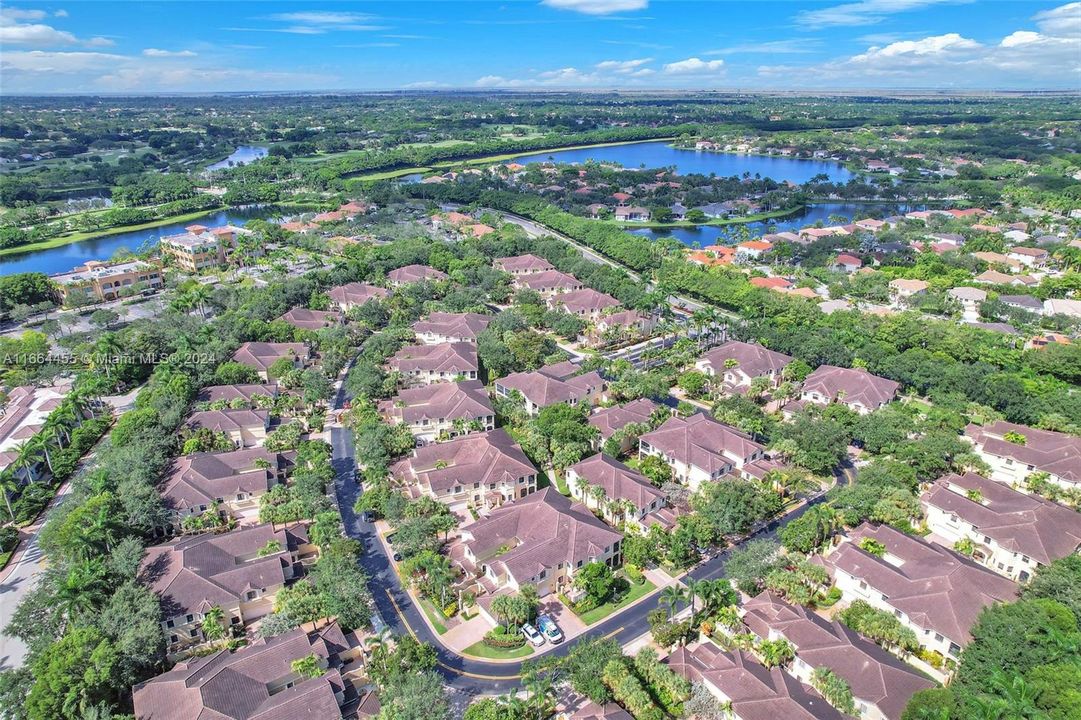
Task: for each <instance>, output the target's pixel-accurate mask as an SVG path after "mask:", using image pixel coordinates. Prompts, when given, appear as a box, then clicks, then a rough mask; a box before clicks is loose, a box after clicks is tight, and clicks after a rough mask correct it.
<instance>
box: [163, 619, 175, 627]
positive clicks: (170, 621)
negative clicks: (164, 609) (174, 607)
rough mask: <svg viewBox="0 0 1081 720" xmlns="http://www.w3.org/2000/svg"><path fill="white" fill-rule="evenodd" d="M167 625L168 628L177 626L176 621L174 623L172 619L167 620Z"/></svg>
mask: <svg viewBox="0 0 1081 720" xmlns="http://www.w3.org/2000/svg"><path fill="white" fill-rule="evenodd" d="M165 627H167V628H171V627H176V623H174V622H173V621H172V620H167V621H166V622H165Z"/></svg>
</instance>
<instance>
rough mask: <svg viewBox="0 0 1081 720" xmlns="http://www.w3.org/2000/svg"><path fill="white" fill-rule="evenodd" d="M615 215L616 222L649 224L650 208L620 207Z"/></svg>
mask: <svg viewBox="0 0 1081 720" xmlns="http://www.w3.org/2000/svg"><path fill="white" fill-rule="evenodd" d="M614 215H615V218H616V220H622V221H624V222H649V208H644V207H638V206H636V205H619V206H617V207H616V209H615V213H614Z"/></svg>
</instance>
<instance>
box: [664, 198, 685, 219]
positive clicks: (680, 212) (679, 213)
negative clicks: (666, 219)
mask: <svg viewBox="0 0 1081 720" xmlns="http://www.w3.org/2000/svg"><path fill="white" fill-rule="evenodd" d="M668 209H669V210H670V211H671V212H672V219H673V220H675V221H676V222H680V221H683V220H686V219H687V207H686V206H685V205H684V204H683V203H680V202H677V203H672V204H671V205H669V206H668Z"/></svg>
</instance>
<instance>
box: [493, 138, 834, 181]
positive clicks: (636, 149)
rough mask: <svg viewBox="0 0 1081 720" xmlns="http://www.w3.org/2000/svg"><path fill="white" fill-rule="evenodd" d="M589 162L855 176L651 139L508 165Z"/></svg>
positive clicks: (813, 163)
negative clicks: (681, 146)
mask: <svg viewBox="0 0 1081 720" xmlns="http://www.w3.org/2000/svg"><path fill="white" fill-rule="evenodd" d="M587 160H595V161H598V162H615V163H619V164H620V165H622V166H623V167H625V168H629V169H633V168H638V167H645V168H663V167H675V169H676V172H677V173H678V174H680V175H690V174H693V173H697V174H701V175H709V174H710V173H713V174H714V175H716V176H718V177H730V176H732V175H743V173H750V174H751V175H752V176H754V175H759V176H760V177H764V178H765V177H768V178H773V179H774V180H776V181H777V182H784V181H785V180H789V181H791V182H794V183H805V182H807V181H808V180H810V179H811V178H813V177H814V176H815V175H819V174H824V175H828V176H829V179H830V180H831V181H833V182H848V180H849V179H850V178H852V177H853V175H852V173H850V172H849V171H848V170H846V169H845V168H844V167H843V166H842V165H840V164H839V163H835V162H832V161H829V160H799V159H796V158H786V157H768V156H765V155H745V154H742V153H718V152H705V151H702V150H684V149H681V148H675V147H672V146H671V145H670V144H669V143H668V141H667V140H649V141H646V142H638V143H628V144H626V145H606V146H601V147H591V148H582V149H580V150H548V151H541V152H536V153H526V154H524V155H519V156H518V157H515V158H512V159H511V160H507V161H506V162H508V163H511V162H517V163H522V164H526V163H535V162H549V161H553V162H558V163H584V162H586V161H587Z"/></svg>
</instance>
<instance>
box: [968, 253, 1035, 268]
mask: <svg viewBox="0 0 1081 720" xmlns="http://www.w3.org/2000/svg"><path fill="white" fill-rule="evenodd" d="M972 257H974V258H976V259H977V260H983V261H984V262H985V263H987V264H988V265H992V266H995V265H999V266H1002V267H1008V268H1010V269H1011V270H1020V269H1021V268H1022V267H1023V266H1022V265H1021V263H1020V262H1018V261H1017V260H1014V259H1013V258H1009V257H1006V256H1005V255H1003V254H1002V253H997V252H990V251H988V250H981V251H979V252H974V253H972Z"/></svg>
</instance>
